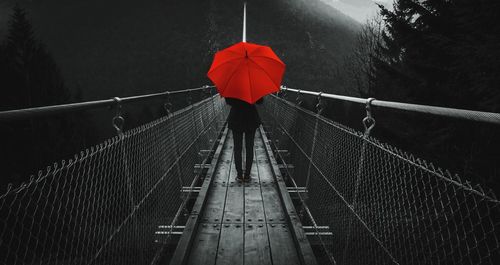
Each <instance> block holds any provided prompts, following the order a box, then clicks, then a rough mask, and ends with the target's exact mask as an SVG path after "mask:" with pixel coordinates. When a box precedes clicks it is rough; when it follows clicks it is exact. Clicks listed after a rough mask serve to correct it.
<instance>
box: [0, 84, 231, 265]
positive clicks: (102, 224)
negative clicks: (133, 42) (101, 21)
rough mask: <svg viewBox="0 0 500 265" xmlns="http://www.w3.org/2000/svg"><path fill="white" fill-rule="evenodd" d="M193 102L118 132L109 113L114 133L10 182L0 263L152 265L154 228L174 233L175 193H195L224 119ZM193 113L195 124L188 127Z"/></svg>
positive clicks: (179, 202) (3, 203) (218, 105)
mask: <svg viewBox="0 0 500 265" xmlns="http://www.w3.org/2000/svg"><path fill="white" fill-rule="evenodd" d="M203 89H204V90H205V89H206V87H204V88H203ZM195 91H198V90H195ZM200 91H201V89H200ZM167 94H168V93H167ZM167 94H158V95H154V96H139V97H132V98H123V99H116V100H111V101H110V102H108V101H105V102H104V103H102V102H98V103H89V104H87V103H85V104H83V103H80V104H76V105H75V104H70V105H65V106H63V107H61V106H55V107H42V108H37V109H36V110H33V109H32V110H29V111H23V112H18V111H10V112H8V113H7V114H6V113H5V112H2V113H0V119H3V118H8V119H19V118H23V117H25V116H26V115H31V114H32V113H35V114H34V115H50V114H52V113H54V111H56V110H57V111H60V110H62V111H76V110H79V109H82V108H84V109H85V108H91V107H95V106H96V105H95V104H97V106H101V104H104V105H102V106H108V105H109V106H113V105H116V106H121V107H123V106H124V104H125V103H128V102H131V101H133V102H136V101H138V100H144V99H151V98H152V97H153V98H155V97H165V95H167ZM172 94H173V95H174V94H177V93H172ZM194 105H195V106H194V107H191V106H188V107H186V108H184V109H180V110H178V111H175V112H173V113H171V114H169V115H167V116H164V117H161V118H159V119H157V120H154V121H152V122H150V123H147V124H144V125H142V126H139V127H137V128H133V129H131V130H127V131H122V128H123V127H122V125H123V120H122V119H120V118H118V117H121V115H120V114H121V113H120V111H119V108H116V111H117V113H116V116H115V119H114V123H113V124H114V125H116V127H118V128H117V129H119V130H117V133H118V136H115V137H113V138H111V139H108V140H106V141H105V142H103V143H101V144H98V145H96V146H94V147H91V148H89V149H87V150H84V151H82V152H80V153H79V154H78V155H75V156H74V158H72V159H71V160H68V161H61V162H60V163H58V164H54V165H53V166H51V167H48V168H47V169H46V170H44V171H40V173H39V174H38V175H37V176H36V177H35V176H32V177H31V179H30V180H29V181H28V182H26V183H23V184H22V185H20V186H19V187H12V186H9V189H8V191H7V192H6V193H4V194H2V195H0V236H1V240H0V264H34V263H36V264H152V263H154V262H158V261H159V260H160V256H161V255H160V254H161V253H164V252H165V251H167V250H168V248H169V245H168V242H159V241H158V240H157V235H155V231H156V230H157V229H158V227H159V226H165V225H167V226H170V227H169V228H168V229H170V230H172V231H177V230H174V229H178V226H182V225H183V224H184V223H185V222H186V217H187V216H184V215H183V214H181V213H180V212H179V209H184V208H188V209H189V208H190V206H188V205H187V204H188V203H187V201H186V200H185V199H184V198H183V193H182V187H183V185H190V186H191V187H194V186H196V185H197V184H196V183H193V182H196V181H197V180H198V179H201V178H202V177H203V176H202V174H203V173H204V172H205V171H203V170H202V171H196V172H195V171H194V168H195V166H196V165H199V164H204V163H207V159H211V157H212V156H211V155H208V156H200V155H199V153H200V152H199V150H200V149H202V150H210V149H212V147H213V146H214V145H216V144H217V141H216V139H217V138H218V137H219V135H220V131H221V129H222V128H223V127H222V125H223V124H222V123H221V121H223V120H225V117H226V116H227V113H228V112H227V111H228V109H227V107H226V106H225V104H224V103H223V102H222V99H221V98H220V97H219V96H218V95H214V96H210V97H208V98H206V99H203V100H201V101H200V102H197V103H194ZM57 111H56V112H57ZM192 112H195V114H194V115H195V117H197V119H198V120H199V121H200V120H203V123H200V122H197V123H196V124H195V123H194V122H193V119H192V117H193V116H192V115H193V114H192ZM29 113H31V114H29ZM193 126H197V135H195V134H194V133H193V132H195V130H194V129H193ZM174 150H177V152H175V151H174ZM179 165H180V167H179ZM176 169H180V171H179V170H176ZM180 179H182V180H183V182H182V183H180V181H179V180H180ZM183 183H184V184H183ZM170 238H171V237H170V236H168V237H162V239H164V240H167V241H169V240H170ZM170 247H171V246H170Z"/></svg>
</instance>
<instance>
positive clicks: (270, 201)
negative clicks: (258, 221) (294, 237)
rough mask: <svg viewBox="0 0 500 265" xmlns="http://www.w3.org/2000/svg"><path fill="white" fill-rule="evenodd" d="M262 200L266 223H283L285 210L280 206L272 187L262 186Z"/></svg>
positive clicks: (276, 193) (275, 191)
mask: <svg viewBox="0 0 500 265" xmlns="http://www.w3.org/2000/svg"><path fill="white" fill-rule="evenodd" d="M262 201H263V204H264V212H265V215H266V216H265V218H266V220H267V222H268V223H285V222H286V217H285V212H284V211H283V208H282V206H281V202H280V197H279V194H278V192H277V190H276V188H274V187H262Z"/></svg>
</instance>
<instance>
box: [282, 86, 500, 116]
mask: <svg viewBox="0 0 500 265" xmlns="http://www.w3.org/2000/svg"><path fill="white" fill-rule="evenodd" d="M287 91H290V92H294V93H297V99H296V101H297V105H299V106H300V105H301V104H302V99H301V95H302V94H304V95H310V96H319V95H322V96H323V97H324V98H328V99H337V100H342V101H347V102H352V103H358V104H366V102H367V101H368V100H370V99H369V98H357V97H349V96H342V95H335V94H328V93H322V92H315V91H308V90H301V89H293V88H288V87H285V86H282V87H281V91H280V92H281V93H286V92H287ZM299 99H300V101H299ZM371 105H372V106H375V107H380V108H388V109H395V110H403V111H409V112H416V113H422V114H430V115H436V116H442V117H448V118H456V119H463V120H469V121H476V122H484V123H490V124H500V113H495V112H486V111H475V110H464V109H456V108H445V107H438V106H428V105H419V104H410V103H402V102H393V101H385V100H376V99H373V100H372V102H371Z"/></svg>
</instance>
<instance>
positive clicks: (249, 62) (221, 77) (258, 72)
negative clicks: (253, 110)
mask: <svg viewBox="0 0 500 265" xmlns="http://www.w3.org/2000/svg"><path fill="white" fill-rule="evenodd" d="M284 72H285V64H284V63H283V62H282V61H281V60H280V59H279V58H278V56H276V54H275V53H274V52H273V51H272V50H271V48H270V47H268V46H262V45H257V44H253V43H248V42H240V43H237V44H234V45H232V46H230V47H228V48H226V49H224V50H222V51H219V52H217V53H216V54H215V58H214V61H213V62H212V66H211V67H210V70H209V71H208V74H207V76H208V78H210V80H212V82H213V83H214V84H215V86H216V87H217V90H218V91H219V93H220V94H221V96H223V97H229V98H237V99H241V100H243V101H246V102H248V103H250V104H254V103H255V102H256V101H257V100H259V99H260V98H261V97H263V96H265V95H267V94H270V93H273V92H277V91H279V90H280V86H281V80H282V79H283V74H284Z"/></svg>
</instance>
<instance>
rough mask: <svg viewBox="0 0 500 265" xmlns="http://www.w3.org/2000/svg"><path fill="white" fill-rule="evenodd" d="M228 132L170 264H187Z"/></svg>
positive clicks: (218, 147)
mask: <svg viewBox="0 0 500 265" xmlns="http://www.w3.org/2000/svg"><path fill="white" fill-rule="evenodd" d="M227 132H228V129H227V128H225V129H224V132H223V134H222V136H221V140H220V143H219V145H218V146H217V149H216V151H215V153H214V157H213V158H212V161H211V163H210V165H211V168H210V169H209V170H208V172H207V176H206V177H205V180H204V181H203V184H202V187H201V190H200V193H199V195H198V198H197V199H196V201H195V204H194V206H193V210H192V211H191V215H190V216H189V218H188V221H187V222H186V227H185V228H184V231H183V234H182V236H181V239H180V240H179V244H178V245H177V247H176V249H175V252H174V254H173V256H172V259H171V261H170V264H185V262H186V260H187V257H188V255H189V253H190V250H191V246H192V244H193V240H194V237H195V234H196V231H197V229H198V223H199V221H200V219H201V215H200V214H199V213H200V212H201V210H202V209H203V207H204V206H205V204H206V201H207V198H208V196H206V195H207V193H208V192H209V190H210V183H211V180H212V177H213V176H214V173H215V172H216V166H217V164H218V163H219V160H220V158H221V153H222V149H223V147H224V145H225V144H226V137H227Z"/></svg>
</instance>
